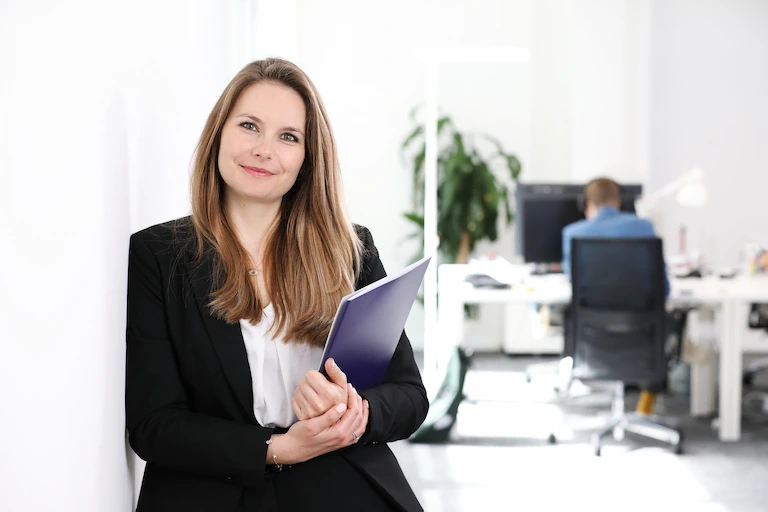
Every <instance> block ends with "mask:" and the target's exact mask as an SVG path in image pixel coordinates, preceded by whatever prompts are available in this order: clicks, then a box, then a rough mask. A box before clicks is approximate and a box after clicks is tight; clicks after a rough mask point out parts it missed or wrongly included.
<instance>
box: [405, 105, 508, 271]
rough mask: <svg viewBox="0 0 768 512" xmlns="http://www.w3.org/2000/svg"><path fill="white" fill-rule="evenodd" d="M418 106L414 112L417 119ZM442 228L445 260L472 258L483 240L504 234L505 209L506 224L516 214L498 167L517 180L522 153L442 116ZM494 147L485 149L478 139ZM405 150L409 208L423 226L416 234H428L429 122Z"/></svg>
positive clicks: (410, 217)
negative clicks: (409, 176)
mask: <svg viewBox="0 0 768 512" xmlns="http://www.w3.org/2000/svg"><path fill="white" fill-rule="evenodd" d="M415 113H416V110H414V111H412V112H411V119H412V120H413V121H414V122H416V120H415ZM437 132H438V147H439V149H438V157H437V174H438V176H437V208H438V214H437V231H438V239H439V252H440V255H441V257H442V258H441V259H442V260H443V262H444V263H466V262H467V261H468V259H469V255H470V253H471V252H472V250H473V249H474V247H475V245H476V244H477V242H479V241H481V240H490V241H494V240H496V239H497V237H498V230H497V221H498V215H499V211H500V210H501V209H503V213H504V215H505V218H506V224H507V225H508V224H510V223H511V222H512V221H513V219H514V213H513V211H512V207H511V206H510V197H509V195H510V190H509V188H508V184H507V183H505V181H504V180H502V179H500V178H499V176H498V175H497V173H501V172H506V173H509V174H508V176H509V177H510V178H511V182H512V183H514V182H516V181H517V180H518V177H519V176H520V171H521V166H520V160H518V158H517V157H516V156H515V155H513V154H511V153H508V152H507V151H505V150H504V148H503V147H502V145H501V143H500V142H499V141H498V140H496V139H495V138H493V137H491V136H488V135H485V134H474V135H473V134H467V133H462V132H461V131H459V130H458V128H457V127H456V125H455V124H454V123H453V121H452V120H451V118H450V117H448V116H444V117H441V118H440V119H439V120H438V122H437ZM479 141H485V142H487V143H488V144H487V146H488V147H489V148H491V149H490V150H486V151H485V152H484V153H485V154H483V152H481V151H480V149H479V148H478V145H477V142H479ZM401 151H402V155H403V157H405V158H410V159H411V162H412V169H413V209H412V210H411V211H410V212H407V213H405V214H404V215H405V218H406V219H408V220H409V221H411V222H412V223H413V224H414V226H415V227H416V228H417V231H416V232H415V233H413V234H412V235H411V237H418V238H420V239H421V240H422V248H421V251H420V253H419V254H422V253H423V240H424V236H423V235H424V233H423V231H424V158H425V152H426V146H425V141H424V126H423V124H419V125H418V126H416V127H415V128H414V129H413V131H412V132H411V133H409V134H408V136H407V137H406V138H405V140H404V141H403V143H402V148H401Z"/></svg>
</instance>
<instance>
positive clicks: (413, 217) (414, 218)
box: [403, 213, 424, 229]
mask: <svg viewBox="0 0 768 512" xmlns="http://www.w3.org/2000/svg"><path fill="white" fill-rule="evenodd" d="M403 217H405V218H406V219H408V220H409V221H411V222H413V223H414V224H416V225H417V226H419V227H420V228H421V229H424V216H423V215H419V214H417V213H404V214H403Z"/></svg>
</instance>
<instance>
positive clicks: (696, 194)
mask: <svg viewBox="0 0 768 512" xmlns="http://www.w3.org/2000/svg"><path fill="white" fill-rule="evenodd" d="M675 199H676V200H677V203H678V204H680V205H683V206H687V207H689V208H698V207H701V206H704V205H705V204H707V189H706V187H704V183H702V182H700V181H699V182H697V183H690V184H688V185H685V186H683V187H681V188H680V190H678V191H677V195H676V196H675Z"/></svg>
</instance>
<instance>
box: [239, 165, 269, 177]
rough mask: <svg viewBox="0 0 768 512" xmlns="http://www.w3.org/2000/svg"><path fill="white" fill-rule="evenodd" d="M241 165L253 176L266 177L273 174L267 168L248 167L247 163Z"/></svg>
mask: <svg viewBox="0 0 768 512" xmlns="http://www.w3.org/2000/svg"><path fill="white" fill-rule="evenodd" d="M240 167H242V168H243V169H245V172H247V173H248V174H250V175H251V176H259V177H265V178H266V177H269V176H272V175H273V173H271V172H269V171H268V170H266V169H262V168H261V167H248V166H247V165H241V166H240Z"/></svg>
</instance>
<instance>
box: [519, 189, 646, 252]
mask: <svg viewBox="0 0 768 512" xmlns="http://www.w3.org/2000/svg"><path fill="white" fill-rule="evenodd" d="M583 192H584V185H574V184H556V183H525V184H523V183H520V184H518V185H517V189H516V192H515V197H516V202H517V218H516V220H515V225H516V229H515V244H516V252H517V254H519V255H521V256H522V257H523V259H524V260H525V262H526V263H560V262H561V261H562V259H563V238H562V231H563V228H564V227H565V226H567V225H568V224H571V223H572V222H576V221H578V220H581V219H583V218H584V208H583V205H582V204H581V203H582V202H583V199H582V194H583ZM641 193H642V185H622V186H621V199H622V201H621V209H622V210H623V211H628V212H634V211H635V199H637V198H638V197H639V196H640V195H641Z"/></svg>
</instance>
